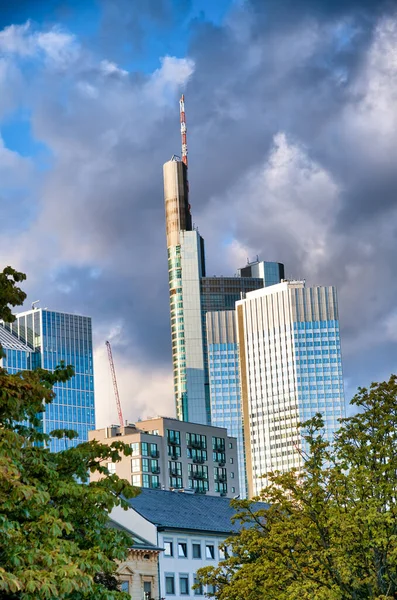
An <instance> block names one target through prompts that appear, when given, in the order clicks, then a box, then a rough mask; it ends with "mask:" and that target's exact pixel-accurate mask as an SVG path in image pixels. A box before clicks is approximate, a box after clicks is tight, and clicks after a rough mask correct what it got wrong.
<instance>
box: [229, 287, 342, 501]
mask: <svg viewBox="0 0 397 600" xmlns="http://www.w3.org/2000/svg"><path fill="white" fill-rule="evenodd" d="M236 310H237V334H238V343H239V358H240V376H241V402H242V409H243V419H244V438H245V449H246V465H247V478H248V495H249V496H254V495H256V494H258V493H259V492H260V490H261V489H262V488H263V487H264V485H265V484H266V477H264V478H263V475H265V474H266V473H267V472H270V471H275V470H279V471H287V470H290V469H291V468H293V467H298V468H299V467H300V465H301V460H302V458H301V454H300V452H301V451H302V450H305V446H304V441H303V438H302V432H301V430H300V429H298V423H300V422H302V421H305V420H307V419H309V418H311V417H313V416H314V415H315V414H316V413H322V415H323V417H324V424H325V436H326V438H327V439H328V440H329V441H332V439H333V434H334V432H335V430H336V429H337V428H338V419H340V418H341V417H344V415H345V400H344V390H343V378H342V363H341V346H340V335H339V316H338V303H337V294H336V289H335V288H334V287H332V286H330V287H323V286H315V287H305V283H304V282H303V281H285V282H282V283H280V284H278V285H274V286H272V287H268V288H263V289H261V290H257V291H253V292H249V293H248V294H247V295H246V298H245V299H243V300H241V301H239V302H237V304H236Z"/></svg>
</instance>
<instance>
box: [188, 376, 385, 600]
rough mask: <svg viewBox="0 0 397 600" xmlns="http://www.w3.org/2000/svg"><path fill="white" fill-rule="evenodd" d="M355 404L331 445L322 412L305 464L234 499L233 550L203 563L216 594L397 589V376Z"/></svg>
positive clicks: (253, 597)
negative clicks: (250, 496) (250, 497)
mask: <svg viewBox="0 0 397 600" xmlns="http://www.w3.org/2000/svg"><path fill="white" fill-rule="evenodd" d="M351 404H352V405H354V406H356V407H357V410H358V412H357V414H355V416H352V417H349V418H347V419H344V420H342V421H341V426H340V429H339V431H338V433H337V435H336V438H335V443H334V444H333V445H332V446H329V445H328V444H327V442H325V440H324V438H323V421H322V418H321V415H317V416H316V417H315V418H314V419H312V420H311V421H308V422H307V423H304V424H303V426H304V427H305V433H306V435H305V437H306V440H307V442H308V444H309V447H310V452H309V454H308V456H307V457H305V461H304V465H303V468H302V469H301V470H300V472H298V471H297V470H293V471H291V472H288V473H285V474H280V473H273V474H271V476H270V485H269V486H268V487H266V488H265V489H264V490H263V491H262V493H261V495H260V497H258V498H255V499H254V501H252V502H250V501H233V503H234V506H235V508H236V511H237V515H238V516H237V518H238V520H239V521H240V522H241V528H240V531H239V533H238V534H237V535H236V536H234V537H232V538H230V539H229V540H228V542H227V544H228V546H229V548H230V550H231V552H230V557H229V558H227V559H226V560H224V561H223V562H221V563H220V564H219V565H218V567H215V568H205V569H202V570H201V571H200V572H199V577H200V581H201V583H202V584H211V585H213V586H215V589H216V591H215V592H214V594H213V596H214V597H215V598H217V599H218V600H259V599H262V598H263V599H266V600H287V599H288V600H298V599H299V600H352V599H353V600H364V599H377V600H381V599H382V600H386V599H391V598H397V378H396V377H395V376H392V377H391V378H390V379H389V381H385V382H382V383H373V384H371V386H370V387H369V388H368V389H366V388H359V390H358V393H357V395H356V396H355V397H354V398H353V400H352V402H351ZM258 500H261V501H264V502H267V503H269V508H268V509H266V508H263V507H258V505H257V504H256V502H257V501H258Z"/></svg>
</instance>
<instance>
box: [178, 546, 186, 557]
mask: <svg viewBox="0 0 397 600" xmlns="http://www.w3.org/2000/svg"><path fill="white" fill-rule="evenodd" d="M178 556H179V558H187V543H186V542H178Z"/></svg>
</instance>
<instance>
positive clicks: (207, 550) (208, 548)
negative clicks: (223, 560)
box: [205, 544, 215, 560]
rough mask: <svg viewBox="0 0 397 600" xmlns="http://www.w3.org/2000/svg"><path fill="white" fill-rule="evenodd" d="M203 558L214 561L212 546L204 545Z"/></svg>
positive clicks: (213, 548)
mask: <svg viewBox="0 0 397 600" xmlns="http://www.w3.org/2000/svg"><path fill="white" fill-rule="evenodd" d="M205 558H208V559H210V560H214V558H215V547H214V544H206V545H205Z"/></svg>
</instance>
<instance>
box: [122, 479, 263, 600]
mask: <svg viewBox="0 0 397 600" xmlns="http://www.w3.org/2000/svg"><path fill="white" fill-rule="evenodd" d="M129 503H130V506H131V509H129V510H128V511H124V510H122V509H120V508H119V507H118V508H116V509H115V510H114V511H113V512H112V515H111V516H112V519H113V520H114V521H116V522H118V523H119V524H120V525H122V526H123V527H126V528H128V529H129V530H131V531H134V533H135V534H136V535H139V536H141V537H145V539H146V540H148V542H150V543H151V544H153V545H154V546H156V547H159V548H161V551H160V555H159V588H160V599H161V598H165V599H167V598H173V599H175V600H182V599H183V598H186V597H187V596H195V597H205V595H206V593H208V592H210V591H211V589H207V588H203V587H200V588H198V589H196V590H193V589H192V586H193V585H194V584H195V583H196V574H197V571H198V570H199V569H201V568H203V567H206V566H216V565H217V564H218V563H219V561H221V560H222V559H223V558H224V557H225V550H224V548H223V544H224V542H225V540H226V539H227V538H228V537H230V536H231V535H233V534H234V533H236V532H237V531H238V527H239V526H238V524H236V523H235V524H233V523H232V522H231V517H232V516H233V514H234V510H233V509H232V508H231V507H230V500H228V499H227V498H222V497H216V496H197V495H195V494H189V493H186V492H176V491H175V492H167V491H161V490H142V493H141V494H140V495H139V496H137V497H136V498H133V499H131V500H129ZM261 506H264V505H261ZM155 600H158V599H157V598H156V599H155Z"/></svg>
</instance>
